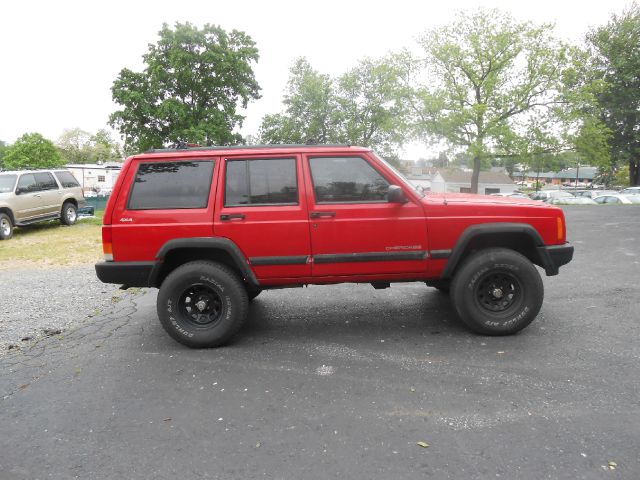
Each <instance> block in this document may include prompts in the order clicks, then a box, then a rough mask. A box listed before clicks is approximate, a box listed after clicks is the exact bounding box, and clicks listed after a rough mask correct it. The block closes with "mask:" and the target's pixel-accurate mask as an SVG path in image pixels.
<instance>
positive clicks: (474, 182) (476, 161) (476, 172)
mask: <svg viewBox="0 0 640 480" xmlns="http://www.w3.org/2000/svg"><path fill="white" fill-rule="evenodd" d="M479 178H480V155H476V156H475V157H473V174H472V175H471V193H478V179H479Z"/></svg>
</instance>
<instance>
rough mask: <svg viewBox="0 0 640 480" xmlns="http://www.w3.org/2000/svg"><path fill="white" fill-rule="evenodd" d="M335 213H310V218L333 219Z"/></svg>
mask: <svg viewBox="0 0 640 480" xmlns="http://www.w3.org/2000/svg"><path fill="white" fill-rule="evenodd" d="M335 216H336V212H311V218H320V217H335Z"/></svg>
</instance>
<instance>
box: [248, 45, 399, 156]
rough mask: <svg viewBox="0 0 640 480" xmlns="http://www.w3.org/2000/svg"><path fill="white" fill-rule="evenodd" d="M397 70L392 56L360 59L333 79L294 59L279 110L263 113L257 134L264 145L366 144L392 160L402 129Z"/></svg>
mask: <svg viewBox="0 0 640 480" xmlns="http://www.w3.org/2000/svg"><path fill="white" fill-rule="evenodd" d="M402 73H403V70H401V69H400V68H399V67H398V66H397V65H396V64H395V63H394V58H393V57H389V58H385V59H380V60H372V59H364V60H362V61H360V62H359V63H358V65H357V66H356V67H354V68H353V69H351V70H349V71H348V72H346V73H344V74H343V75H341V76H339V77H338V78H335V79H333V78H331V77H330V76H329V75H325V74H322V73H320V72H318V71H317V70H315V69H313V67H312V66H311V65H310V64H309V62H308V61H307V59H305V58H299V59H297V60H296V62H295V63H294V65H293V67H292V68H291V75H290V77H289V81H288V84H287V90H286V93H285V95H284V100H283V104H284V111H283V112H281V113H277V114H272V115H266V116H265V117H264V119H263V121H262V125H261V128H260V137H261V139H262V141H263V142H265V143H306V142H313V143H349V144H351V145H359V146H364V147H372V148H375V149H376V150H378V151H380V153H381V154H383V155H384V156H385V157H386V158H387V159H389V160H391V161H395V160H397V155H396V150H397V148H398V147H399V146H400V145H401V144H402V142H403V140H404V139H403V133H404V131H405V123H404V106H403V103H402V102H401V92H402V83H401V81H400V80H401V75H402Z"/></svg>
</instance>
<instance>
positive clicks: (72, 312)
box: [0, 265, 126, 355]
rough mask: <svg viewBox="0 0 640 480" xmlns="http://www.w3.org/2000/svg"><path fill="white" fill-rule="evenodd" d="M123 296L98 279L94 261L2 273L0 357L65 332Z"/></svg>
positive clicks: (0, 289)
mask: <svg viewBox="0 0 640 480" xmlns="http://www.w3.org/2000/svg"><path fill="white" fill-rule="evenodd" d="M123 295H126V293H125V292H123V291H121V290H119V289H118V287H117V286H116V285H108V284H104V283H102V282H100V281H99V280H98V278H97V277H96V273H95V270H94V267H93V265H83V266H76V267H60V268H47V269H40V270H17V271H3V272H0V298H2V300H3V301H2V304H1V305H0V355H3V354H5V353H6V352H8V351H9V350H12V349H15V348H21V349H24V348H27V347H29V346H30V345H32V344H33V343H34V342H36V341H37V340H38V339H40V338H42V337H44V336H50V335H60V334H64V331H66V330H69V329H71V328H74V327H76V326H79V325H81V324H82V323H84V322H86V321H88V320H89V319H90V318H91V317H93V316H94V315H96V314H98V313H104V312H107V311H109V310H110V309H112V307H113V305H114V304H115V303H117V302H119V301H120V300H121V298H122V296H123ZM58 332H60V333H58Z"/></svg>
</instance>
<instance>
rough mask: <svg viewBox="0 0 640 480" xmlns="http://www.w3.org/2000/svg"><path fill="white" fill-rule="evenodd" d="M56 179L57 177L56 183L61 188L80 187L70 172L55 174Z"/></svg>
mask: <svg viewBox="0 0 640 480" xmlns="http://www.w3.org/2000/svg"><path fill="white" fill-rule="evenodd" d="M56 177H58V181H59V182H60V185H62V188H73V187H79V186H80V184H79V183H78V181H77V180H76V177H74V176H73V175H72V174H71V173H70V172H56Z"/></svg>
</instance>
